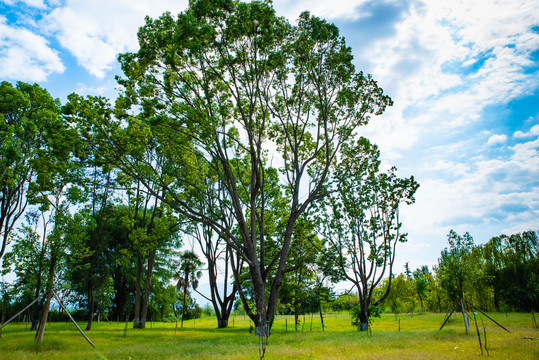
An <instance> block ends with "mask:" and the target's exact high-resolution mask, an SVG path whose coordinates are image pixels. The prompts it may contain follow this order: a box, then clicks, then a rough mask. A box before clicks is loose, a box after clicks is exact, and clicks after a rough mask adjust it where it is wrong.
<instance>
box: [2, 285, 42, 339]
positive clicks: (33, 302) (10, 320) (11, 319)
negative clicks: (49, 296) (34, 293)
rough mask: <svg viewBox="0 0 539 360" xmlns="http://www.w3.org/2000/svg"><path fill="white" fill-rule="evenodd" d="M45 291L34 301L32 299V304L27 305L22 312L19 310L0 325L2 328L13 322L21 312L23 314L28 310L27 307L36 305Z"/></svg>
mask: <svg viewBox="0 0 539 360" xmlns="http://www.w3.org/2000/svg"><path fill="white" fill-rule="evenodd" d="M44 294H45V293H42V294H41V295H39V296H38V297H37V298H36V299H35V300H34V301H32V302H31V303H30V305H28V306H27V307H25V308H24V309H22V310H21V311H20V312H18V313H17V314H16V315H15V316H13V317H11V318H10V319H9V320H8V321H6V322H5V323H4V325H2V326H0V330H2V329H3V328H4V326H6V325H7V324H9V323H10V322H12V321H13V320H14V319H15V318H16V317H17V316H19V315H20V314H22V313H23V312H24V311H26V309H28V308H29V307H30V306H32V305H34V304H35V302H36V301H38V300H39V299H41V297H42V296H43V295H44Z"/></svg>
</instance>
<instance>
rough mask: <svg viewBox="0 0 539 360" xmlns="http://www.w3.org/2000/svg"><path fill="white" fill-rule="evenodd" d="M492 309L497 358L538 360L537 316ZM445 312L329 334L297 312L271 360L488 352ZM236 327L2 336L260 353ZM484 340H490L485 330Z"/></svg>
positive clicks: (191, 324)
mask: <svg viewBox="0 0 539 360" xmlns="http://www.w3.org/2000/svg"><path fill="white" fill-rule="evenodd" d="M489 315H491V317H493V318H494V319H495V320H497V321H498V322H500V323H501V324H502V325H504V326H505V327H506V328H508V329H509V330H510V331H511V332H510V333H507V332H505V331H504V330H502V329H500V328H499V327H498V326H497V325H495V324H494V323H492V322H490V321H489V320H487V319H486V318H485V317H484V316H482V317H483V321H484V322H485V327H486V334H487V348H488V350H489V352H490V358H492V359H533V360H537V359H539V340H530V339H524V338H525V337H531V338H539V331H538V330H536V329H535V328H534V327H533V323H532V317H531V314H515V313H513V314H511V313H510V314H509V315H508V316H506V315H505V314H499V313H496V314H489ZM443 318H444V314H422V315H414V316H411V315H399V317H398V319H400V327H401V331H399V321H397V320H396V318H395V316H394V315H391V314H385V315H383V316H382V319H377V320H376V322H375V323H374V324H373V327H372V334H367V333H364V332H362V333H360V332H358V331H357V330H356V329H355V328H354V327H352V326H351V325H350V318H349V315H348V314H347V313H343V314H328V315H326V318H325V322H326V332H322V328H321V325H320V319H319V317H316V316H314V317H313V320H312V331H311V317H310V316H306V318H305V324H303V323H302V325H301V326H300V329H299V330H300V331H299V332H298V333H296V332H295V331H293V319H292V317H291V316H290V317H285V316H279V317H278V318H277V320H276V321H275V324H274V327H273V330H272V335H271V337H270V343H269V345H268V347H267V351H266V356H265V359H384V360H389V359H474V358H477V356H479V355H481V351H480V349H479V343H478V340H477V332H476V329H475V325H474V324H473V323H471V325H472V328H471V330H472V331H470V335H466V334H465V331H464V325H463V321H462V317H461V316H458V317H457V318H456V319H454V318H452V319H451V320H450V321H449V322H448V324H447V325H446V326H445V327H444V329H443V330H442V331H439V330H438V329H439V328H440V325H441V323H442V321H443ZM302 320H303V318H302ZM232 323H233V325H234V327H232ZM287 324H288V331H287V329H286V325H287ZM230 325H231V326H230V327H229V328H227V329H216V320H215V319H213V318H204V319H198V320H196V321H193V320H190V321H187V322H185V323H184V329H183V330H178V332H177V334H175V331H174V327H175V324H174V323H153V324H151V323H148V324H147V328H146V329H143V330H140V329H138V330H134V329H132V328H131V327H132V324H129V326H128V328H127V332H125V331H124V329H125V323H124V324H122V323H120V324H116V323H113V324H112V325H109V324H108V323H106V322H100V323H97V322H96V323H94V327H93V329H92V330H91V331H89V332H88V333H87V334H88V336H89V337H90V339H92V341H93V342H94V343H95V345H96V346H97V348H98V350H99V351H98V352H96V351H94V350H93V349H92V347H91V346H90V345H89V344H88V343H87V342H86V340H84V338H83V337H82V336H81V335H80V333H79V332H78V331H77V330H76V328H75V327H74V325H73V324H71V323H48V324H47V328H46V331H45V339H44V341H43V343H41V344H36V343H35V341H34V333H33V332H30V331H27V330H26V326H25V325H24V324H9V325H8V326H7V327H5V328H4V329H3V333H2V337H1V338H0V359H100V358H101V359H133V360H135V359H151V360H158V359H197V360H201V359H234V360H240V359H256V358H258V338H256V337H255V336H252V335H250V334H249V327H250V322H249V320H248V319H244V318H243V316H238V317H234V318H233V319H231V321H230ZM479 326H480V327H481V322H480V321H479ZM302 330H303V331H302ZM481 338H482V340H484V339H483V333H482V329H481ZM484 356H487V354H486V352H485V355H484Z"/></svg>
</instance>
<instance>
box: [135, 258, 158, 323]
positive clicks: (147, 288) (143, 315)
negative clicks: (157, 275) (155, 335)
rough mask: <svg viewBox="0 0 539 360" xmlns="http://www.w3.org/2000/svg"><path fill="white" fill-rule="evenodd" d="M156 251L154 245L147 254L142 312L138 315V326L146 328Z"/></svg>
mask: <svg viewBox="0 0 539 360" xmlns="http://www.w3.org/2000/svg"><path fill="white" fill-rule="evenodd" d="M156 253H157V247H154V248H153V249H152V250H151V251H150V254H149V256H148V271H147V274H146V284H145V288H144V299H143V301H142V313H141V316H140V326H139V327H140V328H141V329H144V328H146V316H147V315H148V305H149V304H148V303H149V300H150V286H151V284H152V274H153V266H154V264H155V254H156Z"/></svg>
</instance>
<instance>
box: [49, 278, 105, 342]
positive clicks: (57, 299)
mask: <svg viewBox="0 0 539 360" xmlns="http://www.w3.org/2000/svg"><path fill="white" fill-rule="evenodd" d="M51 291H52V294H53V295H54V297H55V298H56V301H58V304H60V306H61V307H62V309H64V311H65V312H66V314H67V316H69V319H71V322H72V323H73V324H75V326H76V327H77V329H78V330H79V332H80V333H81V335H82V336H84V338H85V339H86V341H88V343H89V344H90V345H92V347H93V348H94V349H96V350H97V348H96V347H95V345H94V343H93V342H92V340H90V339H89V338H88V336H86V334H85V333H84V331H82V329H81V328H80V327H79V325H78V324H77V322H76V321H75V320H74V319H73V317H71V314H70V313H69V311H67V309H66V308H65V306H64V304H62V301H60V298H59V297H58V295H56V293H55V292H54V290H52V289H51Z"/></svg>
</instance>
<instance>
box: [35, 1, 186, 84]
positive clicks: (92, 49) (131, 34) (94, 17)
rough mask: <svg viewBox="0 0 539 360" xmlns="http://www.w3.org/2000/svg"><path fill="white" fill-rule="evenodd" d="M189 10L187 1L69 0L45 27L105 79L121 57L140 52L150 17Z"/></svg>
mask: <svg viewBox="0 0 539 360" xmlns="http://www.w3.org/2000/svg"><path fill="white" fill-rule="evenodd" d="M186 6H187V1H173V0H155V1H152V2H148V1H128V0H119V1H110V0H94V1H75V0H68V1H67V2H66V3H65V5H64V6H63V7H58V8H55V9H54V10H52V11H51V12H50V14H48V15H47V16H46V17H45V18H44V21H43V24H44V26H46V28H47V30H48V31H51V32H53V33H54V34H56V36H57V38H58V41H59V42H60V44H61V45H62V46H63V47H64V48H66V49H67V50H69V51H70V52H71V53H72V54H73V55H74V56H75V58H76V59H77V61H78V63H79V64H80V65H81V66H83V67H84V68H85V69H87V70H88V72H90V73H91V74H93V75H95V76H96V77H98V78H104V77H105V75H106V73H107V71H109V70H111V69H112V66H113V64H114V63H115V62H116V57H117V55H118V54H119V53H122V52H127V51H136V50H137V47H138V42H137V36H136V35H137V30H138V28H139V27H140V26H142V25H143V24H144V17H145V16H146V15H149V16H151V17H158V16H160V15H161V14H162V13H163V12H164V11H171V12H172V13H173V14H174V13H179V12H180V11H182V10H183V9H184V8H185V7H186Z"/></svg>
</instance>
